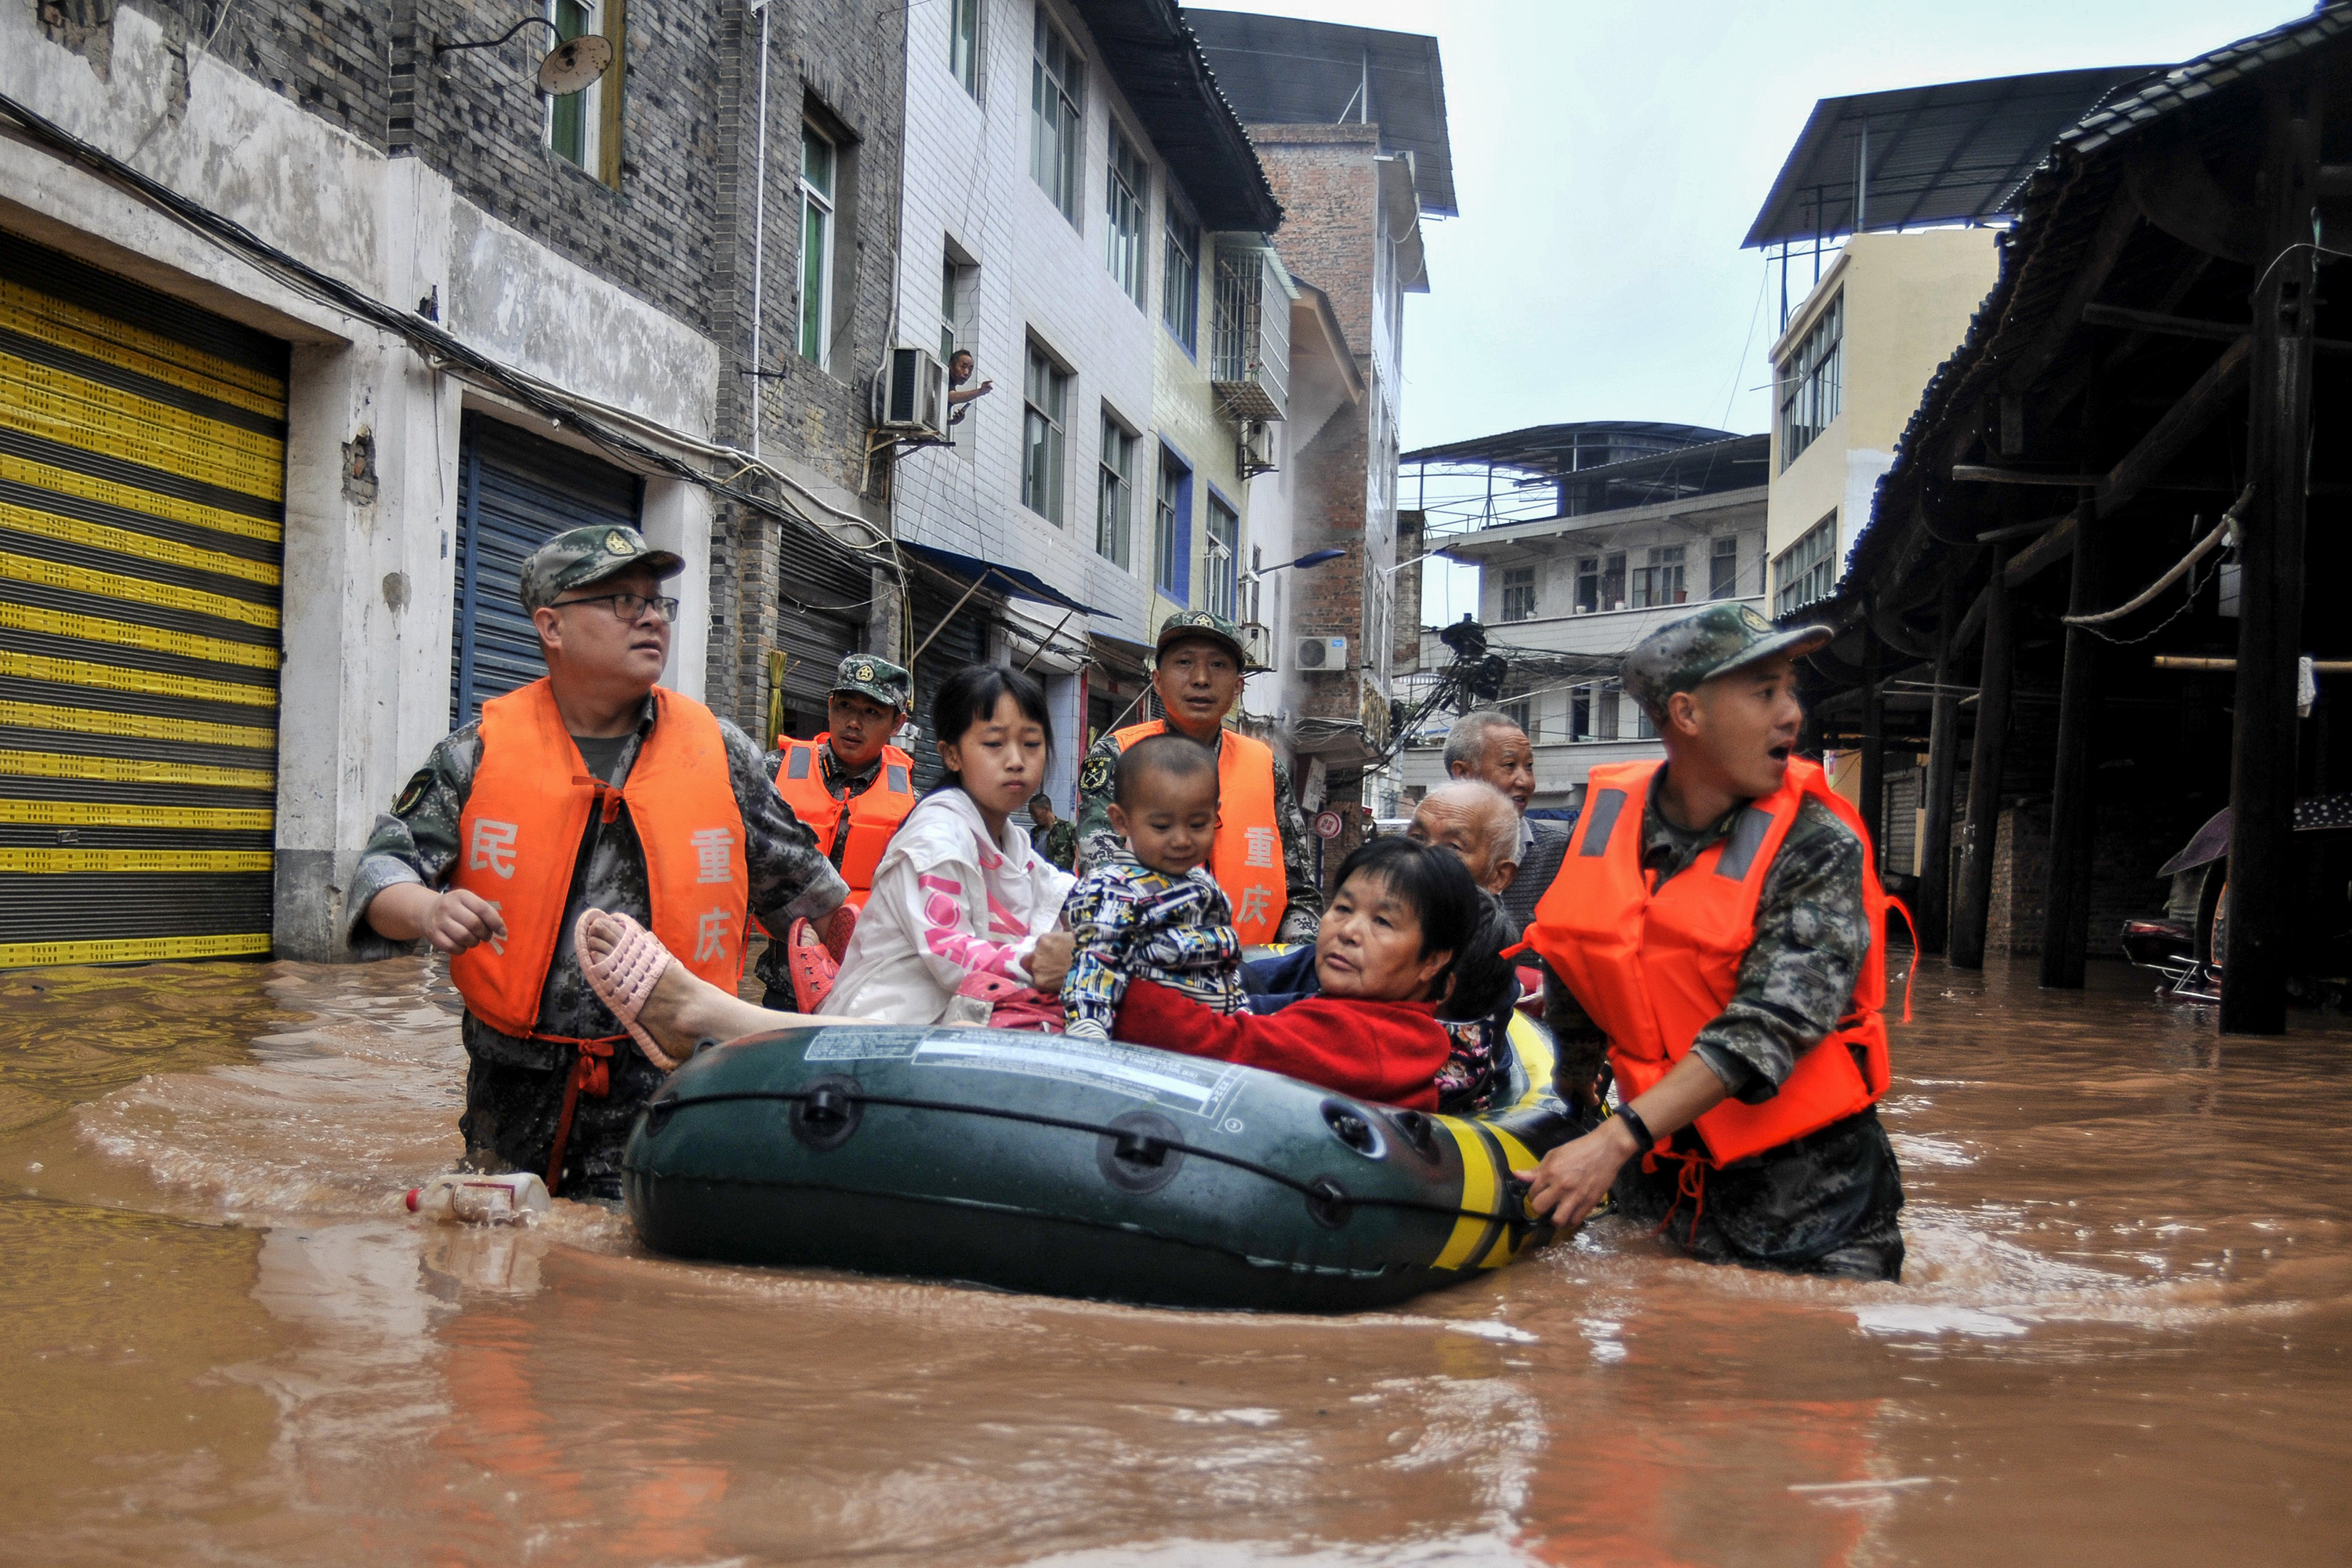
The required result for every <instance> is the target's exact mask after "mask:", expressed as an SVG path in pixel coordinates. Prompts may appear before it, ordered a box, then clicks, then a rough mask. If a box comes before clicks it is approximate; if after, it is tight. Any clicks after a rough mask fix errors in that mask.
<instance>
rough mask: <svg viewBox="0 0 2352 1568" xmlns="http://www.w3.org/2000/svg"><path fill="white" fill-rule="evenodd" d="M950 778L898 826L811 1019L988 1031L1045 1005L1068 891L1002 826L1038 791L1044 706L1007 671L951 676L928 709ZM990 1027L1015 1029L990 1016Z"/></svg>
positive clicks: (1053, 992) (1045, 749)
mask: <svg viewBox="0 0 2352 1568" xmlns="http://www.w3.org/2000/svg"><path fill="white" fill-rule="evenodd" d="M931 732H932V733H933V734H934V735H936V736H937V737H938V738H939V748H940V761H941V762H943V763H946V764H947V770H948V771H947V776H946V778H945V779H944V780H942V781H941V783H940V786H939V787H938V788H937V789H935V790H933V791H932V792H931V793H930V794H929V795H925V796H924V797H923V799H922V800H921V801H920V802H919V804H918V805H916V807H915V809H914V810H913V811H912V812H911V813H909V814H908V816H907V819H906V820H905V821H904V822H902V823H900V824H899V825H898V833H897V834H896V835H895V836H894V837H892V838H891V840H890V847H889V848H888V849H887V850H886V851H884V852H883V856H882V863H881V864H880V865H879V866H878V867H877V868H875V872H874V892H873V896H872V897H871V898H869V899H868V900H866V908H865V909H864V910H862V911H860V913H859V915H858V919H857V930H856V933H855V934H854V935H852V936H851V938H850V939H849V948H848V951H847V952H845V953H844V954H843V955H842V960H841V974H840V977H839V978H838V979H837V980H835V982H834V986H833V991H832V994H830V995H828V996H827V997H826V998H825V1000H824V1005H822V1006H821V1007H819V1008H818V1009H817V1011H818V1012H819V1013H821V1014H824V1015H827V1016H835V1017H855V1018H874V1019H878V1020H880V1021H881V1022H884V1023H888V1024H906V1025H924V1024H939V1023H948V1024H986V1023H988V1022H989V1020H990V1015H991V1014H992V1012H993V1011H994V1010H995V1008H997V1007H998V1006H999V1005H1007V1004H1009V1005H1008V1007H1007V1013H1008V1015H1011V1014H1016V1013H1019V1012H1021V1011H1022V1010H1023V1005H1024V1003H1029V1002H1034V1003H1036V1004H1037V1006H1036V1008H1035V1012H1036V1014H1037V1015H1038V1017H1039V1019H1040V1020H1041V1021H1042V1020H1043V1019H1045V1018H1047V1017H1050V1016H1054V1015H1056V1014H1058V1012H1059V1003H1058V1001H1057V1000H1056V998H1057V996H1058V993H1059V992H1060V990H1061V986H1062V978H1063V975H1064V973H1066V971H1067V969H1068V967H1069V962H1070V935H1069V933H1068V932H1067V931H1055V930H1054V922H1055V919H1056V918H1057V917H1058V916H1059V915H1060V914H1061V911H1062V900H1064V899H1065V898H1066V897H1067V896H1068V895H1069V891H1070V888H1071V885H1072V883H1073V881H1074V879H1073V878H1072V877H1071V876H1070V874H1069V873H1068V872H1066V871H1064V870H1063V869H1061V868H1059V867H1057V866H1055V864H1054V863H1053V862H1052V861H1050V860H1047V859H1046V858H1045V857H1044V856H1043V855H1041V854H1039V853H1038V852H1037V851H1036V849H1035V848H1034V847H1032V845H1031V844H1030V842H1029V835H1028V834H1027V833H1026V832H1025V831H1024V830H1023V829H1022V827H1021V826H1020V825H1019V824H1017V823H1015V822H1013V820H1012V815H1013V811H1014V810H1015V809H1017V808H1018V807H1019V806H1020V805H1022V803H1023V802H1024V801H1026V800H1027V799H1028V798H1029V796H1030V795H1032V794H1033V793H1034V792H1035V790H1036V789H1037V787H1038V786H1039V785H1040V784H1043V783H1044V782H1045V759H1046V757H1047V754H1048V753H1049V752H1050V751H1051V749H1052V746H1053V726H1052V723H1051V721H1049V720H1048V719H1047V717H1046V712H1045V691H1044V689H1042V688H1040V687H1039V686H1038V684H1037V683H1036V682H1035V681H1034V680H1032V679H1030V678H1029V677H1027V676H1026V675H1024V674H1022V673H1021V672H1019V671H1018V670H1013V669H1001V668H996V667H994V666H992V665H975V666H972V667H971V668H966V669H960V670H958V671H956V673H955V674H953V675H951V676H950V677H948V679H946V680H945V681H944V682H942V683H941V685H940V690H939V694H938V696H937V697H936V698H935V699H933V700H932V703H931ZM997 1021H998V1022H999V1023H1000V1024H1003V1023H1011V1022H1013V1021H1014V1020H1013V1017H1012V1016H999V1018H998V1019H997Z"/></svg>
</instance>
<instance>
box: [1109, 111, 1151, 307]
mask: <svg viewBox="0 0 2352 1568" xmlns="http://www.w3.org/2000/svg"><path fill="white" fill-rule="evenodd" d="M1150 188H1151V186H1150V174H1149V173H1148V172H1147V171H1146V170H1145V168H1144V163H1143V154H1142V153H1139V152H1137V151H1136V150H1135V143H1134V142H1129V140H1128V139H1127V132H1124V131H1121V130H1120V129H1119V128H1118V121H1116V120H1114V121H1111V127H1110V164H1109V167H1108V169H1107V170H1106V171H1105V173H1104V174H1103V216H1105V217H1106V218H1107V219H1108V220H1109V221H1108V222H1107V223H1106V224H1105V225H1104V226H1103V232H1104V235H1105V240H1104V245H1105V250H1106V254H1105V256H1104V258H1103V259H1104V261H1105V262H1106V263H1107V264H1108V266H1109V268H1110V275H1111V276H1112V277H1113V278H1115V279H1118V286H1119V287H1120V288H1121V289H1125V290H1126V291H1127V297H1128V298H1129V299H1130V300H1134V301H1135V302H1136V305H1137V306H1138V307H1139V308H1140V307H1141V306H1142V304H1143V302H1144V286H1145V279H1144V268H1143V196H1144V193H1145V192H1146V191H1148V190H1150Z"/></svg>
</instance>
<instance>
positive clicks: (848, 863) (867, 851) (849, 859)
mask: <svg viewBox="0 0 2352 1568" xmlns="http://www.w3.org/2000/svg"><path fill="white" fill-rule="evenodd" d="M829 738H830V737H828V736H825V735H819V736H818V737H817V738H816V739H815V740H814V741H793V740H783V741H780V742H777V743H778V744H779V745H780V746H782V748H783V753H784V760H783V764H782V766H781V767H780V768H778V769H777V770H776V793H777V794H778V795H782V797H783V801H784V804H785V805H787V806H789V807H791V808H792V813H793V816H797V817H799V818H800V819H801V821H802V823H803V824H804V825H805V826H807V828H808V830H809V831H810V832H811V833H814V834H815V835H816V847H817V849H818V852H819V853H821V854H823V855H824V856H826V857H828V858H830V857H831V856H832V854H833V837H834V834H835V832H836V831H838V830H839V828H840V826H841V819H842V816H843V810H842V808H843V807H844V806H845V805H846V806H847V807H848V817H849V842H848V843H847V844H846V845H845V846H844V847H843V848H842V852H841V879H842V880H843V881H845V882H847V883H848V884H849V901H850V902H851V903H853V904H856V905H857V906H859V907H860V908H863V907H864V906H865V903H866V898H867V897H868V896H869V895H870V894H871V893H872V892H873V890H874V872H875V869H876V868H877V867H879V866H880V865H881V864H882V852H883V851H884V850H885V849H887V848H888V847H890V836H891V835H892V834H894V833H896V832H898V825H899V824H900V823H902V822H904V821H906V820H907V815H908V813H909V812H911V811H913V810H914V809H915V789H914V782H913V780H914V769H915V760H914V759H913V758H912V757H909V756H908V755H907V753H906V752H902V751H900V750H899V749H898V747H896V746H885V747H883V748H882V766H881V768H880V769H879V770H878V771H877V773H875V775H874V782H873V783H872V784H868V785H867V786H866V788H865V789H863V790H861V791H859V792H858V793H857V794H856V795H853V796H851V797H850V798H849V799H848V800H847V801H839V800H835V798H834V797H833V792H832V791H831V790H829V789H827V788H825V787H824V764H823V763H821V762H820V761H819V760H818V758H817V754H816V749H817V748H818V747H819V746H822V745H824V743H825V742H826V741H827V740H828V739H829Z"/></svg>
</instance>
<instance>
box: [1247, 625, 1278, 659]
mask: <svg viewBox="0 0 2352 1568" xmlns="http://www.w3.org/2000/svg"><path fill="white" fill-rule="evenodd" d="M1239 629H1240V631H1241V634H1242V652H1243V653H1244V654H1246V655H1248V656H1249V661H1250V663H1252V664H1254V665H1257V666H1259V667H1261V668H1273V666H1274V660H1273V658H1271V657H1270V656H1271V655H1272V654H1273V652H1274V628H1273V627H1272V626H1267V625H1265V623H1264V622H1262V621H1244V622H1242V623H1241V626H1240V628H1239Z"/></svg>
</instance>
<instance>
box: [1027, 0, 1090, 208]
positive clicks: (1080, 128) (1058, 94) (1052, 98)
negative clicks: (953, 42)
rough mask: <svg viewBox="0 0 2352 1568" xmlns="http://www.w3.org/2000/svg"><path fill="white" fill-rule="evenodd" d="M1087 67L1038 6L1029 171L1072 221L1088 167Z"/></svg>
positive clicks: (1033, 68) (1031, 71)
mask: <svg viewBox="0 0 2352 1568" xmlns="http://www.w3.org/2000/svg"><path fill="white" fill-rule="evenodd" d="M1085 69H1086V62H1085V61H1084V60H1083V59H1081V58H1079V55H1078V51H1077V50H1076V49H1075V48H1073V47H1071V45H1070V41H1069V40H1068V39H1067V38H1066V37H1063V36H1062V30H1061V29H1060V28H1059V27H1056V26H1054V24H1053V23H1052V22H1051V21H1049V20H1047V19H1046V16H1045V6H1044V5H1039V6H1038V7H1037V45H1036V52H1035V54H1034V58H1032V60H1031V62H1030V75H1029V173H1030V174H1031V176H1032V177H1034V179H1035V180H1036V182H1037V183H1038V184H1040V185H1043V186H1044V187H1045V194H1046V195H1049V196H1051V197H1053V198H1054V205H1055V206H1057V207H1059V208H1061V209H1062V216H1064V217H1066V218H1068V219H1069V220H1070V221H1071V222H1072V223H1073V224H1076V223H1077V222H1078V221H1079V220H1078V176H1079V172H1080V171H1081V170H1082V169H1083V168H1084V167H1085V166H1086V148H1087V142H1086V135H1085V132H1084V123H1085V121H1084V114H1083V110H1084V107H1085V103H1086V86H1085Z"/></svg>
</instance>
